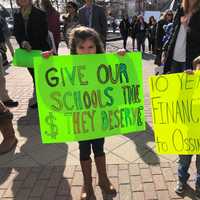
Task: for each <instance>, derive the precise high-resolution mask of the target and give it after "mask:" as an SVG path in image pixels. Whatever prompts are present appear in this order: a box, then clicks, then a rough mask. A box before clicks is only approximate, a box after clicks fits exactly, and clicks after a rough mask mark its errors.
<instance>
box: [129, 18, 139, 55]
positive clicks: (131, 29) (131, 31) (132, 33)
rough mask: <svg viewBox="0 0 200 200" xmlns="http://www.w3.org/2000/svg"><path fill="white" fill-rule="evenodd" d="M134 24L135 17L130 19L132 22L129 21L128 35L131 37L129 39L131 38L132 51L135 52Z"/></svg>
mask: <svg viewBox="0 0 200 200" xmlns="http://www.w3.org/2000/svg"><path fill="white" fill-rule="evenodd" d="M136 22H137V16H136V15H135V16H133V17H132V21H131V24H130V35H131V38H132V47H133V51H134V50H135V41H136V35H135V25H136Z"/></svg>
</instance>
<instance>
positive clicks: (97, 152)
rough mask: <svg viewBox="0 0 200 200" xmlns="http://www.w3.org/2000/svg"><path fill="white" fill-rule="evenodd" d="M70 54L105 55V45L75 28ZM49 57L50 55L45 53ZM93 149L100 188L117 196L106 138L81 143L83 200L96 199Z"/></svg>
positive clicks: (93, 33)
mask: <svg viewBox="0 0 200 200" xmlns="http://www.w3.org/2000/svg"><path fill="white" fill-rule="evenodd" d="M69 45H70V53H71V54H72V55H75V54H98V53H104V47H103V43H102V41H101V39H100V37H99V35H98V33H97V32H96V31H95V30H93V29H91V28H87V27H83V26H82V27H78V28H74V29H73V30H72V32H71V34H70V39H69ZM118 54H119V55H124V54H125V50H119V51H118ZM43 56H44V57H48V56H49V55H48V53H46V52H45V53H43ZM91 148H92V150H93V153H94V159H95V164H96V168H97V172H98V176H99V186H100V188H101V189H102V191H104V193H106V194H109V195H113V196H116V193H117V192H116V189H115V188H114V186H113V185H112V184H111V182H110V181H109V179H108V176H107V172H106V157H105V153H104V138H100V139H94V140H88V141H81V142H79V150H80V164H81V169H82V173H83V181H84V185H83V187H82V192H81V198H80V199H81V200H89V199H96V198H95V194H94V190H93V187H92V160H91V157H90V155H91Z"/></svg>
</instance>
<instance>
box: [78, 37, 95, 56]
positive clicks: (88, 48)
mask: <svg viewBox="0 0 200 200" xmlns="http://www.w3.org/2000/svg"><path fill="white" fill-rule="evenodd" d="M96 51H97V48H96V45H95V43H94V42H93V41H92V40H90V39H87V40H86V41H84V42H80V43H79V44H78V45H77V47H76V52H77V54H95V53H96Z"/></svg>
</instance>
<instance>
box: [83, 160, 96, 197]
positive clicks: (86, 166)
mask: <svg viewBox="0 0 200 200" xmlns="http://www.w3.org/2000/svg"><path fill="white" fill-rule="evenodd" d="M81 169H82V173H83V182H84V185H83V187H82V190H81V198H80V200H95V199H96V197H95V194H94V190H93V187H92V161H91V160H85V161H81Z"/></svg>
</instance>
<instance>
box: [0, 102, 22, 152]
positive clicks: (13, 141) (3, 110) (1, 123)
mask: <svg viewBox="0 0 200 200" xmlns="http://www.w3.org/2000/svg"><path fill="white" fill-rule="evenodd" d="M12 118H13V115H12V113H11V112H10V111H9V110H8V108H7V107H5V105H4V104H3V103H2V101H0V132H1V133H2V135H3V142H2V143H1V144H0V155H2V154H5V153H8V152H10V151H12V150H13V149H14V148H15V147H16V145H17V142H18V141H17V138H16V137H15V132H14V128H13V125H12Z"/></svg>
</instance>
